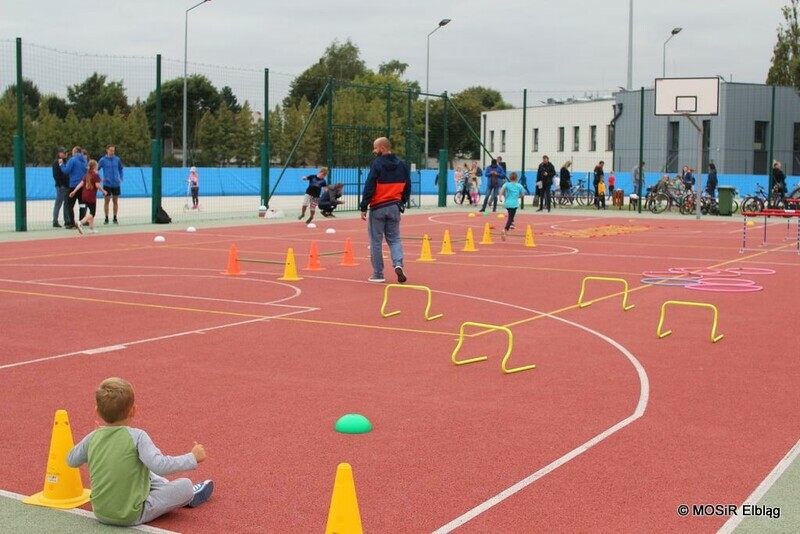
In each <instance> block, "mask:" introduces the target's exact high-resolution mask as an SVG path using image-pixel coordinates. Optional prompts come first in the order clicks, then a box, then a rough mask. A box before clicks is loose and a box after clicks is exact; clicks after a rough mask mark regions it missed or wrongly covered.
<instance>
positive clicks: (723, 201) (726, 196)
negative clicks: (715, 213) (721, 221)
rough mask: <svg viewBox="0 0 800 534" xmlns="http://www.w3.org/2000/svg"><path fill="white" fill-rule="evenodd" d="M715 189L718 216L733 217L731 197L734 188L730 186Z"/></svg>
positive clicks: (734, 190)
mask: <svg viewBox="0 0 800 534" xmlns="http://www.w3.org/2000/svg"><path fill="white" fill-rule="evenodd" d="M717 189H718V190H719V204H718V206H719V214H720V215H728V216H730V215H733V195H734V193H735V192H736V188H735V187H733V186H732V185H721V186H719V187H717Z"/></svg>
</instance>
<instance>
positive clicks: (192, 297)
mask: <svg viewBox="0 0 800 534" xmlns="http://www.w3.org/2000/svg"><path fill="white" fill-rule="evenodd" d="M165 276H170V275H163V274H130V275H127V274H107V275H100V276H71V277H64V278H42V279H40V280H13V279H4V278H0V282H8V283H11V284H31V285H40V286H48V287H67V288H71V289H85V290H88V291H105V292H109V293H123V294H129V295H148V296H151V297H169V298H176V299H189V300H207V301H211V302H225V303H232V304H250V305H255V306H281V307H285V308H299V309H306V308H309V307H308V306H296V305H291V304H281V303H282V302H284V301H287V300H291V299H293V298H296V297H297V296H299V295H300V294H301V293H302V291H300V289H299V288H297V287H295V286H293V285H290V284H284V283H281V282H277V281H274V280H259V279H255V278H229V280H231V281H233V280H236V281H237V283H238V282H258V283H262V284H274V285H278V286H282V287H288V288H290V289H291V290H292V291H293V292H294V294H293V295H290V296H288V297H285V298H282V299H278V300H272V301H267V302H253V301H247V300H235V299H220V298H216V297H201V296H199V295H175V294H171V293H151V292H148V291H133V290H129V289H117V288H110V287H96V286H75V285H67V284H56V283H53V282H55V281H58V280H86V279H88V280H99V279H103V278H126V279H127V278H148V277H154V278H164V277H165ZM172 276H180V278H181V279H185V278H212V279H219V278H218V277H216V276H207V275H196V274H188V275H187V274H182V275H172Z"/></svg>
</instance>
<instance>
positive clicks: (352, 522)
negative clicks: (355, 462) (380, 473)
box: [325, 463, 364, 534]
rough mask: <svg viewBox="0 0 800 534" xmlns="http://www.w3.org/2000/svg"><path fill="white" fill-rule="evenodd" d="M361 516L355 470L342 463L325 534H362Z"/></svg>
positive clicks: (337, 471) (337, 472)
mask: <svg viewBox="0 0 800 534" xmlns="http://www.w3.org/2000/svg"><path fill="white" fill-rule="evenodd" d="M363 532H364V530H363V529H362V527H361V514H360V513H359V511H358V497H356V484H355V481H354V480H353V468H352V467H351V466H350V464H347V463H341V464H339V466H338V467H337V468H336V481H335V482H334V483H333V496H332V497H331V507H330V510H329V511H328V524H327V526H326V527H325V534H362V533H363Z"/></svg>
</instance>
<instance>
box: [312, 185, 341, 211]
mask: <svg viewBox="0 0 800 534" xmlns="http://www.w3.org/2000/svg"><path fill="white" fill-rule="evenodd" d="M343 190H344V184H343V183H341V182H338V183H335V184H331V185H330V186H328V189H326V190H325V191H323V192H322V195H321V196H320V197H319V204H318V205H317V207H319V212H320V213H321V214H322V216H323V217H336V215H334V214H333V210H335V209H336V206H338V205H339V204H344V200H339V198H340V197H341V196H342V192H343Z"/></svg>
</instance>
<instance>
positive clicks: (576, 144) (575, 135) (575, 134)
mask: <svg viewBox="0 0 800 534" xmlns="http://www.w3.org/2000/svg"><path fill="white" fill-rule="evenodd" d="M572 151H573V152H580V151H581V127H580V126H575V127H573V128H572Z"/></svg>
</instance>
